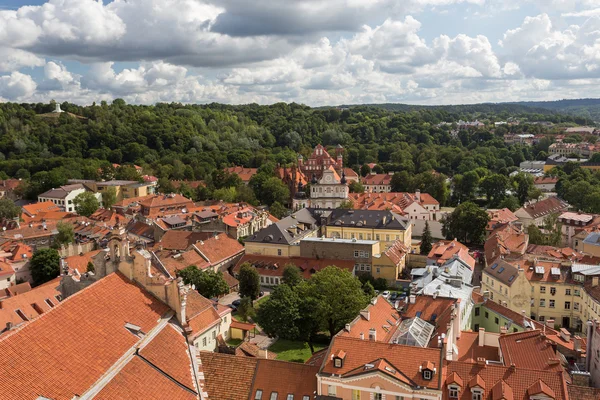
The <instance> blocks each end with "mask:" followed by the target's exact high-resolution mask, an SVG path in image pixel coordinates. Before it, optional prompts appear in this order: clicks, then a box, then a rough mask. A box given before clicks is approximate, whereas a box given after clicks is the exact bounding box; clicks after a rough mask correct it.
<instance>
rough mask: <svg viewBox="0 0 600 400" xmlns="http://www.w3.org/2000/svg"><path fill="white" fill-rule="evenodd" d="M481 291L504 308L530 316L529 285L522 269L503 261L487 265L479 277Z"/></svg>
mask: <svg viewBox="0 0 600 400" xmlns="http://www.w3.org/2000/svg"><path fill="white" fill-rule="evenodd" d="M481 291H482V293H484V294H486V293H487V294H488V297H489V299H490V300H493V301H495V302H497V303H498V304H501V305H503V306H504V307H507V308H510V309H511V310H514V311H516V312H519V313H522V314H524V315H530V314H531V297H530V294H531V284H530V283H529V281H528V280H527V277H526V275H525V271H524V270H523V269H522V268H519V267H515V266H514V265H511V264H509V263H507V262H506V261H504V260H497V261H496V262H494V263H493V264H491V265H488V266H487V267H486V268H485V269H484V270H483V274H482V277H481Z"/></svg>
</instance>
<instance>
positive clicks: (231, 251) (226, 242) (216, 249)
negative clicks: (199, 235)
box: [196, 233, 244, 265]
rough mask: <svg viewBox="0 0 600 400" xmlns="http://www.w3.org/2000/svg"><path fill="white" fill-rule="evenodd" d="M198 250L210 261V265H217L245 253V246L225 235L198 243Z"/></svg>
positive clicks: (221, 234)
mask: <svg viewBox="0 0 600 400" xmlns="http://www.w3.org/2000/svg"><path fill="white" fill-rule="evenodd" d="M196 248H197V249H198V250H199V251H200V252H201V253H202V255H203V256H204V258H206V259H207V260H208V262H209V263H210V265H217V264H219V263H221V262H223V261H225V260H228V259H231V258H233V257H235V256H237V255H240V254H242V253H243V252H244V246H242V245H241V244H240V242H238V241H237V240H236V239H233V238H231V237H229V236H227V234H225V233H220V234H218V235H217V236H213V237H211V238H209V239H206V240H204V241H201V242H199V243H196Z"/></svg>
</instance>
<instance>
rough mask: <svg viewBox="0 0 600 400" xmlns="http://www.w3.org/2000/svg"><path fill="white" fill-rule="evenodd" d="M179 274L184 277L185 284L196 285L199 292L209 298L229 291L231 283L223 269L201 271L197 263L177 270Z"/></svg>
mask: <svg viewBox="0 0 600 400" xmlns="http://www.w3.org/2000/svg"><path fill="white" fill-rule="evenodd" d="M177 275H178V276H180V277H182V278H183V282H184V283H185V284H192V285H194V287H195V288H196V290H197V291H198V293H200V294H201V295H202V296H204V297H206V298H208V299H212V298H215V297H219V296H221V295H224V294H227V293H229V285H228V284H227V282H226V281H225V278H223V273H222V272H221V271H218V272H214V271H213V270H210V269H209V270H206V271H201V270H199V269H198V267H196V266H195V265H190V266H188V267H186V268H184V269H182V270H180V271H177Z"/></svg>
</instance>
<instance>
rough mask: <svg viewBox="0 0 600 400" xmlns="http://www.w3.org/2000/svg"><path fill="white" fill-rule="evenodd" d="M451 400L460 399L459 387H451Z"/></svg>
mask: <svg viewBox="0 0 600 400" xmlns="http://www.w3.org/2000/svg"><path fill="white" fill-rule="evenodd" d="M449 394H450V398H451V399H456V398H458V388H457V387H451V388H450V393H449Z"/></svg>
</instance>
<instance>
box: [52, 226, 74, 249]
mask: <svg viewBox="0 0 600 400" xmlns="http://www.w3.org/2000/svg"><path fill="white" fill-rule="evenodd" d="M56 230H57V231H58V233H57V234H56V236H55V237H54V244H55V245H57V246H61V245H63V244H64V245H68V244H69V243H73V242H74V241H75V232H74V231H73V225H72V224H69V223H67V222H59V223H58V224H56Z"/></svg>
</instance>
